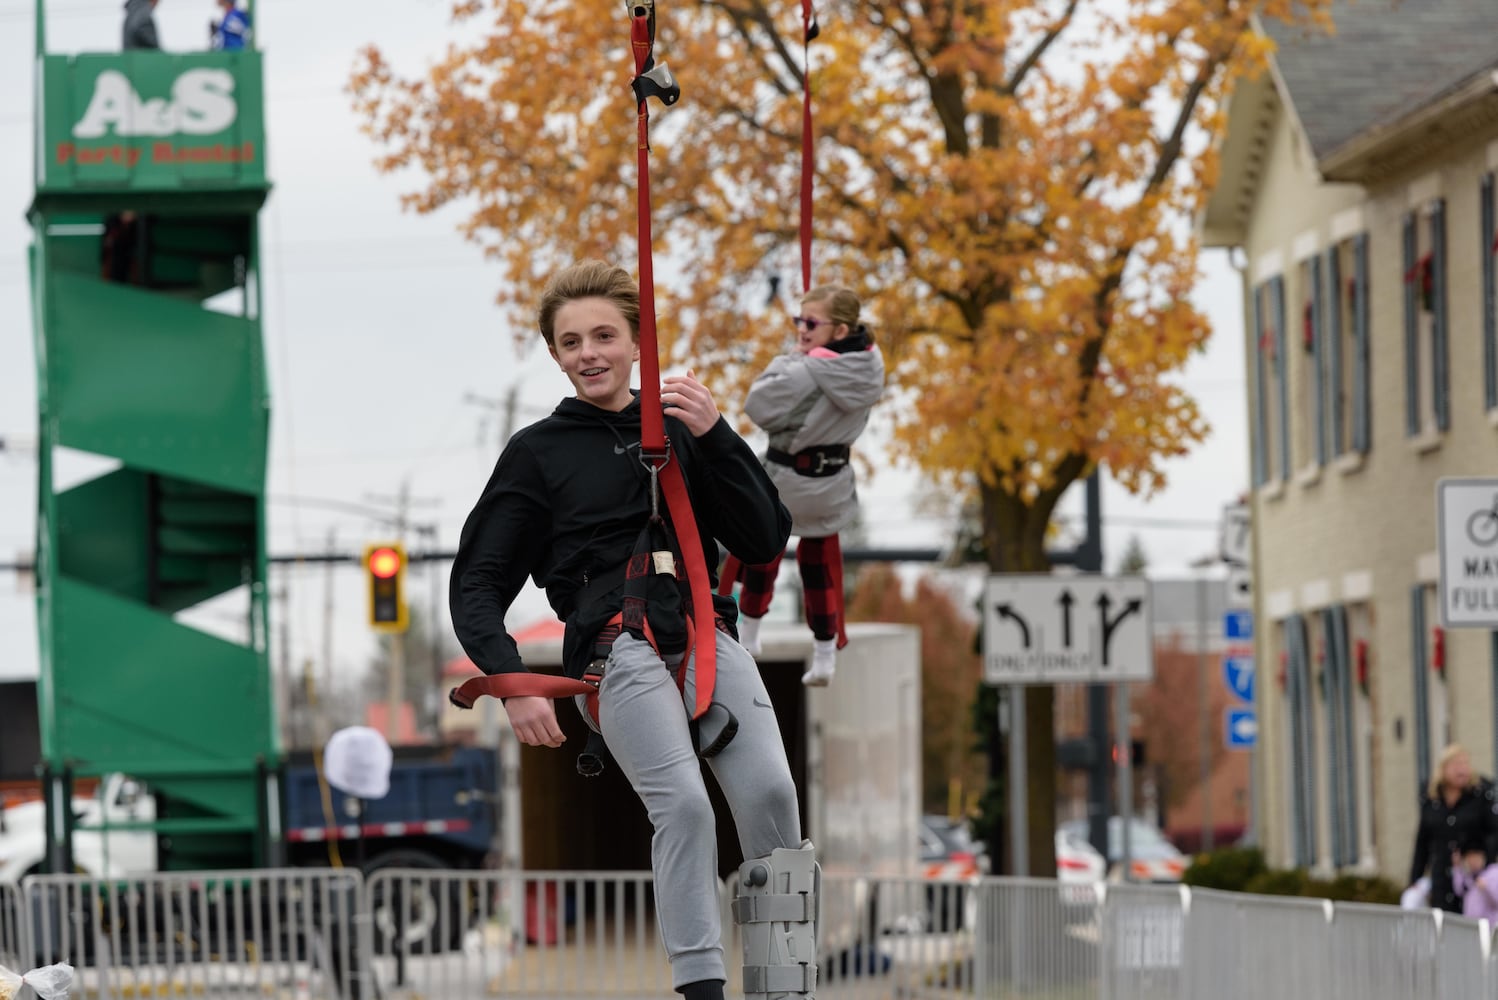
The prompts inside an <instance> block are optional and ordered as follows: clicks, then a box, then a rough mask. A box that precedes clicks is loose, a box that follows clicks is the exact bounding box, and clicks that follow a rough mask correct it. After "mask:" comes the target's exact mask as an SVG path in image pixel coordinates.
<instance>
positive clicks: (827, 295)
mask: <svg viewBox="0 0 1498 1000" xmlns="http://www.w3.org/2000/svg"><path fill="white" fill-rule="evenodd" d="M808 302H825V303H827V318H828V319H830V320H832V322H834V323H846V324H847V326H848V332H849V333H862V334H863V335H865V336H868V335H869V328H868V327H867V326H864V325H862V324H860V323H859V322H858V314H859V312H860V310H861V309H862V308H863V305H862V303H860V302H859V301H858V296H857V295H856V294H855V293H854V291H853V289H851V288H844V287H843V286H842V285H818V286H817V287H815V288H813V289H812V290H811V291H809V292H807V293H806V294H805V295H803V296H801V304H802V305H806V304H807V303H808Z"/></svg>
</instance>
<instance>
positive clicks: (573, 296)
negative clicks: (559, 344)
mask: <svg viewBox="0 0 1498 1000" xmlns="http://www.w3.org/2000/svg"><path fill="white" fill-rule="evenodd" d="M577 299H607V300H608V301H610V302H612V303H613V304H614V305H615V306H617V307H618V309H619V312H620V313H621V314H622V315H623V316H624V321H625V322H626V323H628V324H629V335H630V337H631V338H632V339H634V340H636V341H638V340H639V339H640V289H639V286H637V285H636V284H635V281H634V279H633V278H631V277H630V276H629V272H628V271H626V270H624V268H622V267H615V266H613V265H612V264H605V263H604V262H603V261H601V260H584V261H579V262H578V263H576V264H572V265H570V266H568V267H564V268H562V269H561V270H560V271H558V272H557V273H556V274H554V275H552V277H551V280H550V281H548V282H547V283H546V289H545V290H544V291H542V293H541V304H540V305H539V306H538V307H537V309H536V321H537V323H538V324H539V325H540V327H541V336H542V337H543V338H544V339H545V340H546V346H547V347H556V333H557V313H558V312H559V311H560V310H561V308H562V306H564V305H566V304H567V303H569V302H574V301H576V300H577Z"/></svg>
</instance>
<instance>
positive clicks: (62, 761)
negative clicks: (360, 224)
mask: <svg viewBox="0 0 1498 1000" xmlns="http://www.w3.org/2000/svg"><path fill="white" fill-rule="evenodd" d="M40 17H41V15H40V13H39V22H38V46H37V59H38V74H37V79H38V81H39V87H40V89H41V93H40V94H39V95H38V102H37V103H38V107H39V108H40V109H41V110H40V115H39V118H38V121H37V134H36V141H37V156H36V164H37V166H36V196H35V199H34V201H33V203H32V207H31V211H30V220H31V224H32V228H33V233H34V242H33V246H32V255H31V264H32V287H33V320H34V327H35V338H36V358H37V372H38V403H39V413H38V438H39V445H40V447H39V454H40V465H39V477H38V480H39V485H38V508H37V509H38V521H37V536H38V537H37V560H36V563H37V585H38V586H37V593H38V602H37V604H38V616H39V624H40V640H41V651H42V656H41V660H42V664H41V677H40V679H39V683H38V698H39V702H40V720H41V730H42V751H43V759H44V761H45V766H46V768H47V772H48V774H47V780H48V786H49V791H48V802H49V807H50V808H52V809H53V811H54V818H57V817H58V813H57V810H59V809H60V807H61V806H62V804H63V803H67V802H68V801H70V799H71V794H72V783H73V781H74V780H76V779H77V778H81V777H88V776H102V775H104V774H107V773H110V772H115V771H121V772H125V773H127V774H130V775H132V776H133V777H135V778H136V779H138V780H140V781H143V782H145V783H146V784H147V786H148V787H149V788H150V789H151V790H152V792H153V793H154V794H155V796H156V819H155V820H154V821H152V822H150V823H149V824H148V825H149V826H150V828H151V829H153V830H154V831H155V833H156V834H157V843H158V847H159V852H158V853H159V863H160V865H161V867H163V868H173V869H199V868H221V867H238V866H249V865H255V864H263V863H267V862H269V861H272V860H274V858H275V857H276V854H277V849H278V844H279V834H278V831H277V830H276V829H275V828H274V822H275V820H274V817H275V810H274V809H273V808H271V807H270V805H269V803H271V802H272V801H274V799H275V797H276V792H275V790H274V787H273V783H272V782H271V781H270V780H268V779H269V776H270V775H271V774H273V773H274V770H275V768H276V766H277V763H278V761H279V755H280V750H279V747H278V745H277V740H276V735H275V732H276V726H275V718H274V706H273V698H272V691H271V686H270V685H271V679H270V670H269V661H268V649H269V641H268V637H269V629H268V625H267V621H266V610H267V593H266V558H265V471H266V443H267V435H268V424H269V409H268V394H267V387H266V378H265V362H264V357H263V348H262V338H261V329H260V316H261V308H260V298H261V296H260V282H259V247H258V242H257V234H258V222H257V219H258V213H259V211H260V208H261V205H262V204H263V203H264V200H265V198H266V195H267V193H268V191H269V184H268V182H267V180H266V174H265V142H264V123H263V113H262V97H261V64H260V55H259V53H257V52H254V51H244V52H229V53H218V52H215V53H194V54H171V53H163V52H154V51H152V52H140V51H136V52H126V53H119V54H86V55H54V54H49V53H47V52H46V50H45V43H44V37H45V36H44V27H43V23H42V21H41V20H40ZM127 88H128V89H127ZM126 213H128V215H126ZM125 217H133V218H134V220H135V229H134V234H133V235H132V236H131V237H130V238H129V239H128V240H126V241H124V242H122V243H116V244H115V249H114V250H113V251H111V252H112V253H115V254H118V253H122V252H123V253H128V254H129V256H130V260H131V262H132V266H131V267H130V268H129V269H128V270H129V274H128V277H126V278H124V279H123V280H110V277H109V276H110V275H111V273H113V274H115V276H116V278H117V279H118V272H112V271H111V269H109V268H107V267H106V266H105V263H104V261H105V237H104V234H105V231H106V227H107V225H108V224H109V223H110V222H111V221H113V222H118V220H120V219H121V218H125ZM121 248H123V249H121ZM210 302H211V305H210ZM60 449H75V450H77V451H79V452H84V453H88V454H90V455H92V456H99V457H103V458H105V459H110V460H113V462H112V463H111V464H112V465H113V468H112V471H108V472H106V473H105V474H103V475H99V476H97V477H96V478H93V479H90V480H88V481H86V482H83V483H81V484H80V485H75V486H71V487H63V488H60V487H59V485H58V483H59V476H58V464H59V463H58V456H59V454H60ZM114 463H117V464H114ZM223 595H235V596H233V597H231V598H229V599H227V600H226V604H227V605H229V606H231V607H233V608H234V609H235V611H236V613H242V614H243V616H244V617H243V626H242V628H241V629H239V630H238V634H237V636H236V637H235V638H222V637H219V636H215V635H210V634H208V633H206V632H204V631H202V630H200V629H197V628H194V627H192V626H191V625H189V624H186V623H184V622H183V621H181V620H180V619H179V615H180V613H181V612H184V611H187V610H189V609H192V608H195V607H197V606H199V605H201V604H202V603H203V602H205V601H209V600H212V599H215V598H220V597H222V596H223ZM241 597H242V600H241V599H240V598H241ZM60 815H61V821H59V822H57V823H56V824H55V825H54V824H53V823H49V835H51V834H53V833H55V832H56V831H59V830H60V831H61V835H60V836H55V837H53V838H52V840H53V841H54V843H53V848H54V850H53V852H52V865H53V867H54V868H62V869H66V868H67V867H69V866H70V865H71V861H70V860H69V858H70V846H71V815H72V810H71V809H63V810H61V814H60Z"/></svg>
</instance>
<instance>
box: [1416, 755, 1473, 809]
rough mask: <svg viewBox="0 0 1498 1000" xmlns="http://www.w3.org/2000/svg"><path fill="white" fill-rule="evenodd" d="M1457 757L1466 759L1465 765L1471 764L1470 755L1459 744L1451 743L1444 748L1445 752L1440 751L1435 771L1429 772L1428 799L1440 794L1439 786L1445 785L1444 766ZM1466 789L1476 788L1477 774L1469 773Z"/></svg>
mask: <svg viewBox="0 0 1498 1000" xmlns="http://www.w3.org/2000/svg"><path fill="white" fill-rule="evenodd" d="M1458 757H1466V758H1467V763H1468V764H1469V765H1470V764H1471V762H1472V755H1471V754H1469V753H1468V752H1467V748H1466V747H1464V746H1462V745H1461V744H1460V743H1452V744H1450V745H1449V746H1447V747H1446V749H1445V750H1442V751H1441V756H1440V757H1438V758H1436V767H1435V770H1434V771H1432V772H1431V775H1430V788H1429V789H1428V791H1429V792H1430V797H1431V798H1435V797H1436V796H1437V795H1440V794H1441V786H1442V785H1443V784H1444V783H1445V777H1446V765H1447V764H1450V763H1451V762H1452V761H1453V760H1456V758H1458ZM1469 770H1470V767H1469ZM1467 787H1468V788H1476V787H1477V772H1476V771H1471V773H1470V774H1469V775H1468V776H1467Z"/></svg>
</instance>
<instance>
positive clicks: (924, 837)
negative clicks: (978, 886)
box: [920, 813, 988, 878]
mask: <svg viewBox="0 0 1498 1000" xmlns="http://www.w3.org/2000/svg"><path fill="white" fill-rule="evenodd" d="M920 837H921V847H920V860H921V873H922V874H923V875H925V876H926V877H927V878H970V877H972V876H974V875H986V874H987V873H988V850H987V848H986V846H985V845H984V844H983V842H982V841H980V840H974V839H973V837H972V834H970V833H968V829H967V821H966V820H963V819H958V820H954V819H951V818H950V817H948V816H943V815H940V814H938V813H927V814H926V815H924V816H922V817H921V829H920Z"/></svg>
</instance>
